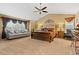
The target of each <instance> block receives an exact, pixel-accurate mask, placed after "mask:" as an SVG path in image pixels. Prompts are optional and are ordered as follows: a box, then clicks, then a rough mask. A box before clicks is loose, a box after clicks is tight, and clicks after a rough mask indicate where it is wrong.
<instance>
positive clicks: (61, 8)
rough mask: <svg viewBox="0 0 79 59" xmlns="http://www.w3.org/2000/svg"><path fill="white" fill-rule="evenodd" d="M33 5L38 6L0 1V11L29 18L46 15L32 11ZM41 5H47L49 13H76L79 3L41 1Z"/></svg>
mask: <svg viewBox="0 0 79 59" xmlns="http://www.w3.org/2000/svg"><path fill="white" fill-rule="evenodd" d="M35 6H37V7H39V3H0V13H2V14H6V15H10V16H14V17H19V18H24V19H30V20H37V19H39V18H40V17H43V16H45V15H47V14H45V13H43V14H41V15H39V14H38V13H34V12H33V11H35V10H36V9H34V7H35ZM43 6H47V7H48V8H47V9H46V10H47V11H48V12H49V14H76V13H77V11H78V10H79V3H42V7H43Z"/></svg>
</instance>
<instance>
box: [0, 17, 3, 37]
mask: <svg viewBox="0 0 79 59" xmlns="http://www.w3.org/2000/svg"><path fill="white" fill-rule="evenodd" d="M2 30H3V24H2V19H1V18H0V38H1V36H2Z"/></svg>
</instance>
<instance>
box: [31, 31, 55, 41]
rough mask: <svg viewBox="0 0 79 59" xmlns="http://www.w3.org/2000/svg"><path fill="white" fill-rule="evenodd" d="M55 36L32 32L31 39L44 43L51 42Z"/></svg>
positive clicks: (48, 33) (53, 33) (50, 33)
mask: <svg viewBox="0 0 79 59" xmlns="http://www.w3.org/2000/svg"><path fill="white" fill-rule="evenodd" d="M55 36H56V33H55V32H32V34H31V37H32V38H33V39H40V40H44V41H49V42H51V41H53V40H54V38H55Z"/></svg>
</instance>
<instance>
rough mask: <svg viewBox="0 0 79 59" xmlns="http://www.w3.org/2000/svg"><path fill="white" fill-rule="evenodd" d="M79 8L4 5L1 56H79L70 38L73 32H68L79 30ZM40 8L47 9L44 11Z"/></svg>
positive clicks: (1, 8)
mask: <svg viewBox="0 0 79 59" xmlns="http://www.w3.org/2000/svg"><path fill="white" fill-rule="evenodd" d="M78 5H79V4H78V3H64V4H63V3H41V4H40V3H2V4H0V54H1V55H13V54H14V55H18V54H22V55H23V54H25V55H28V54H33V55H42V54H44V55H50V54H51V55H55V54H56V55H57V54H59V55H61V54H62V55H74V54H78V53H79V51H76V52H75V50H74V47H73V46H71V45H74V40H73V39H72V36H71V35H70V36H68V33H69V32H68V33H67V29H69V30H73V29H77V30H78V29H79V25H78V22H79V18H78V17H79V12H78V11H79V9H78V8H79V7H78ZM72 6H74V7H72ZM43 7H44V8H43ZM40 8H43V9H42V10H43V11H42V10H40ZM71 8H72V9H71ZM65 32H66V33H65ZM70 34H71V33H70ZM7 39H8V40H7ZM40 39H41V40H40ZM77 42H78V41H77ZM72 43H73V44H72ZM49 48H50V49H49ZM61 48H62V50H61Z"/></svg>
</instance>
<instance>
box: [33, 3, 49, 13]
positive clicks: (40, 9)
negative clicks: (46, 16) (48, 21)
mask: <svg viewBox="0 0 79 59" xmlns="http://www.w3.org/2000/svg"><path fill="white" fill-rule="evenodd" d="M46 8H47V7H46V6H45V7H43V8H41V3H40V7H39V8H38V7H35V9H36V10H37V11H34V12H39V14H42V12H43V13H48V11H45V9H46Z"/></svg>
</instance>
